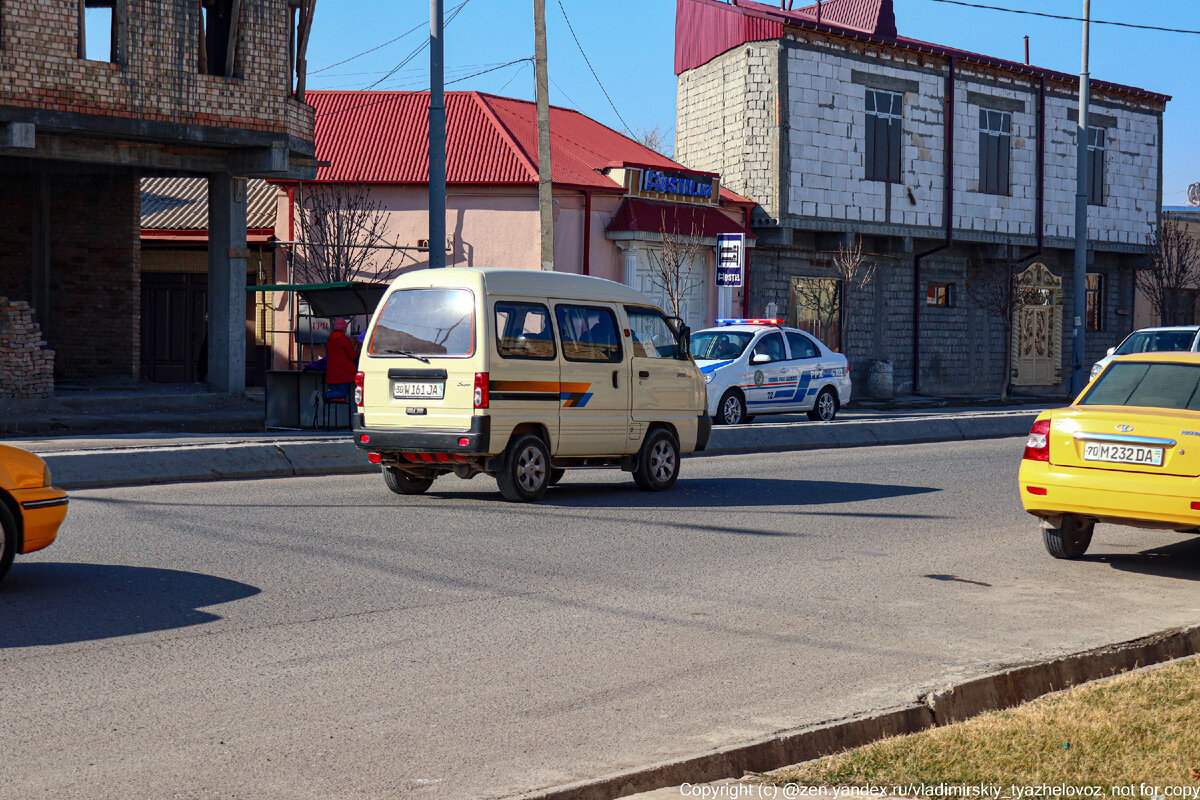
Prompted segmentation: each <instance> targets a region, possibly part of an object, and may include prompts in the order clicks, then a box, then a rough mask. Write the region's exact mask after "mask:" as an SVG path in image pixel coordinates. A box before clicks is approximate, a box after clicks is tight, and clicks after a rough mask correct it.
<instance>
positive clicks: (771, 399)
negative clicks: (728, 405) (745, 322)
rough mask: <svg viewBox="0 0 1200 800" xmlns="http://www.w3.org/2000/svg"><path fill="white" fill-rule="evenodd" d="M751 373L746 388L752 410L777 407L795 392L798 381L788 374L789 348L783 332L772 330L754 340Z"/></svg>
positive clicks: (748, 402) (752, 412) (743, 389)
mask: <svg viewBox="0 0 1200 800" xmlns="http://www.w3.org/2000/svg"><path fill="white" fill-rule="evenodd" d="M748 375H749V378H750V380H749V381H747V382H745V383H743V384H742V391H743V392H745V394H746V406H747V410H748V411H749V413H751V414H754V413H757V412H761V411H771V410H774V409H775V408H776V407H778V406H780V405H781V404H782V403H783V402H784V399H785V398H790V397H791V396H792V394H793V393H794V392H795V389H796V382H795V380H788V378H787V351H786V350H785V349H784V346H783V334H782V333H780V332H779V331H771V332H769V333H766V334H763V335H762V336H761V337H760V338H759V340H758V341H757V342H755V343H754V347H753V349H752V350H751V351H750V361H749V364H748ZM747 384H749V385H747Z"/></svg>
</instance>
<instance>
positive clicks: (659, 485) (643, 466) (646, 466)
mask: <svg viewBox="0 0 1200 800" xmlns="http://www.w3.org/2000/svg"><path fill="white" fill-rule="evenodd" d="M678 477H679V442H677V441H675V437H674V436H672V435H671V432H670V431H667V430H663V429H662V428H658V429H656V430H653V431H651V432H650V435H649V436H647V437H646V441H644V442H642V449H641V451H640V452H639V453H638V460H637V467H636V468H635V469H634V470H633V482H634V483H636V484H637V487H638V488H639V489H642V490H644V491H647V492H662V491H665V490H667V489H670V488H671V487H672V486H674V485H675V479H676V478H678Z"/></svg>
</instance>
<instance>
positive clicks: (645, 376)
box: [638, 370, 650, 378]
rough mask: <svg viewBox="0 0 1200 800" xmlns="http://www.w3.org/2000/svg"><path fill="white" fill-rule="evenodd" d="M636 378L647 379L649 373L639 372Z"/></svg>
mask: <svg viewBox="0 0 1200 800" xmlns="http://www.w3.org/2000/svg"><path fill="white" fill-rule="evenodd" d="M638 377H639V378H649V377H650V373H649V372H647V371H646V370H642V371H641V372H639V373H638Z"/></svg>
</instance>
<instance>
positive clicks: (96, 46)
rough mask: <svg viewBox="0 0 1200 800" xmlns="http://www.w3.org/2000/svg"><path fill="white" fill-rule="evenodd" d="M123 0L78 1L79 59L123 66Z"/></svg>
mask: <svg viewBox="0 0 1200 800" xmlns="http://www.w3.org/2000/svg"><path fill="white" fill-rule="evenodd" d="M125 3H126V0H78V9H79V57H80V58H86V59H88V60H89V61H111V62H112V63H114V64H124V63H125V53H124V48H125V27H126V23H125V21H126V16H127V14H128V11H127V9H126V7H125Z"/></svg>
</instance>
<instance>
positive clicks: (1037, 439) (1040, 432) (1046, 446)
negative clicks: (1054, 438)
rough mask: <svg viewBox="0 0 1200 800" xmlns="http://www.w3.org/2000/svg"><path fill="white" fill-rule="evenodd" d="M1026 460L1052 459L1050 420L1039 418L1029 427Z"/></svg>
mask: <svg viewBox="0 0 1200 800" xmlns="http://www.w3.org/2000/svg"><path fill="white" fill-rule="evenodd" d="M1023 458H1024V459H1025V460H1026V461H1049V460H1050V420H1048V419H1039V420H1038V421H1037V422H1035V423H1033V427H1032V428H1030V429H1029V438H1028V439H1027V440H1026V441H1025V455H1024V456H1023Z"/></svg>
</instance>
